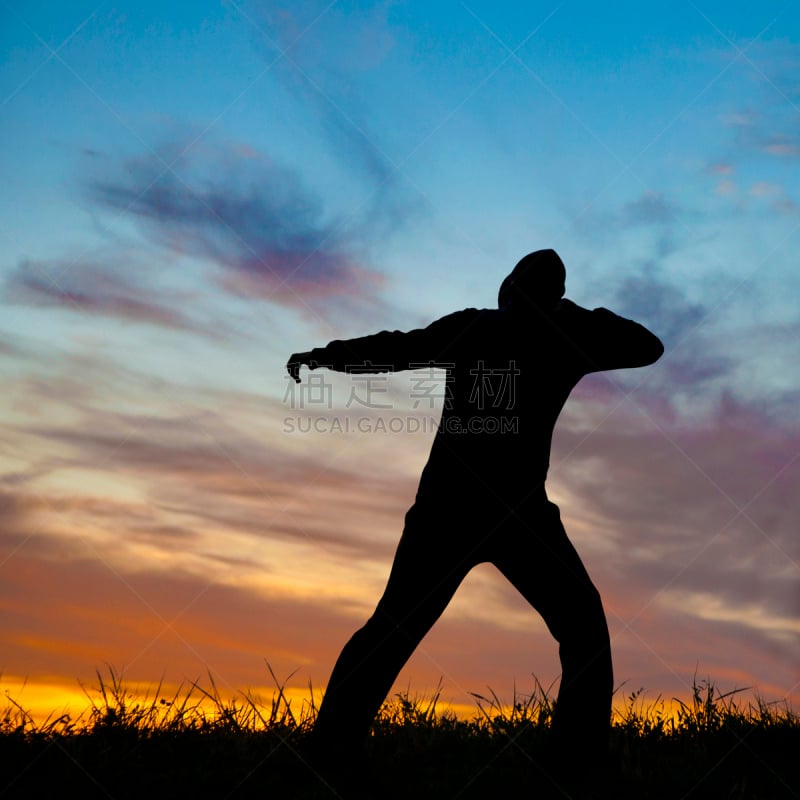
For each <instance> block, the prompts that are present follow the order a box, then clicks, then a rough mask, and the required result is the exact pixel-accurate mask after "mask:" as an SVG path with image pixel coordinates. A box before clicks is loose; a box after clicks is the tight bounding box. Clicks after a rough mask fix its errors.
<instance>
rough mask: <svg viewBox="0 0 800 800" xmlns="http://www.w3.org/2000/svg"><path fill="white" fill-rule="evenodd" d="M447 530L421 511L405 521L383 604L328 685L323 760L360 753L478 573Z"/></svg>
mask: <svg viewBox="0 0 800 800" xmlns="http://www.w3.org/2000/svg"><path fill="white" fill-rule="evenodd" d="M445 525H447V522H446V521H445V520H443V519H442V518H441V516H439V519H438V520H437V519H426V518H425V512H424V511H423V510H422V509H420V508H418V507H412V508H411V510H410V511H409V512H408V514H407V515H406V525H405V530H404V532H403V536H402V538H401V539H400V543H399V545H398V548H397V553H396V555H395V559H394V563H393V565H392V570H391V574H390V575H389V580H388V583H387V585H386V589H385V591H384V594H383V597H382V598H381V600H380V602H379V603H378V605H377V607H376V609H375V612H374V613H373V615H372V616H371V617H370V619H369V620H368V621H367V623H366V624H365V625H364V626H363V627H362V628H361V629H360V630H358V631H357V632H356V633H355V634H354V635H353V636H352V638H351V639H350V640H349V641H348V642H347V644H346V645H345V646H344V649H343V650H342V652H341V654H340V656H339V658H338V660H337V661H336V665H335V666H334V668H333V672H332V674H331V677H330V680H329V681H328V686H327V688H326V690H325V695H324V698H323V701H322V704H321V706H320V709H319V712H318V715H317V720H316V723H315V725H314V730H313V732H312V735H311V739H312V748H313V749H312V752H313V753H314V754H315V756H316V757H317V758H318V759H320V760H323V761H324V760H331V759H333V760H335V759H337V758H346V757H347V756H348V755H350V754H354V753H355V752H356V751H357V750H358V748H359V747H360V745H361V743H362V742H363V740H364V739H365V738H366V736H367V734H368V732H369V728H370V725H371V724H372V722H373V720H374V719H375V716H376V714H377V713H378V710H379V708H380V706H381V703H382V702H383V701H384V700H385V698H386V696H387V694H388V693H389V690H390V689H391V687H392V684H393V683H394V681H395V679H396V678H397V675H398V673H399V672H400V670H401V669H402V668H403V666H404V665H405V663H406V661H407V660H408V659H409V657H410V656H411V654H412V653H413V652H414V650H415V648H416V647H417V645H418V644H419V643H420V641H421V640H422V638H423V637H424V636H425V634H426V633H427V632H428V630H430V628H431V626H432V625H433V624H434V623H435V622H436V620H437V619H438V618H439V617H440V616H441V614H442V612H443V611H444V610H445V608H446V607H447V604H448V603H449V602H450V599H451V598H452V596H453V594H454V593H455V591H456V589H457V588H458V586H459V584H460V583H461V581H462V580H463V579H464V577H465V576H466V574H467V572H469V570H470V568H471V567H472V566H473V562H470V560H469V558H468V556H467V557H465V556H464V555H463V554H459V553H458V550H457V545H456V546H455V547H454V546H452V545H451V546H450V547H448V546H447V542H446V539H447V538H448V537H447V535H446V530H443V527H444V526H445Z"/></svg>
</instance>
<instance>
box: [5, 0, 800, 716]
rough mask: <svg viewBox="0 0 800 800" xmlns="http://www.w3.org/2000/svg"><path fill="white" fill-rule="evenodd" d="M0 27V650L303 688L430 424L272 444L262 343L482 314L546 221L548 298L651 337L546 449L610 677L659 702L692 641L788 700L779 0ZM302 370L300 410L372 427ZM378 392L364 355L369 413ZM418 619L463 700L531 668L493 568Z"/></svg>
mask: <svg viewBox="0 0 800 800" xmlns="http://www.w3.org/2000/svg"><path fill="white" fill-rule="evenodd" d="M2 19H3V24H2V26H0V27H1V28H2V32H1V33H0V53H2V70H0V135H2V141H3V145H4V146H3V150H2V155H1V156H0V170H1V171H2V176H3V181H4V186H5V187H6V191H5V192H4V193H3V196H2V198H0V208H1V209H2V214H1V215H0V219H2V223H0V244H1V246H2V251H0V254H1V257H0V307H1V308H2V314H0V334H2V343H1V344H0V370H2V374H3V378H4V382H5V384H6V386H7V389H6V391H5V392H4V397H3V400H2V405H0V421H1V422H2V424H3V429H4V436H3V439H4V442H5V444H4V446H3V449H2V451H0V463H2V473H3V475H4V477H3V479H2V485H0V491H2V498H3V505H2V506H1V507H0V509H2V515H3V516H4V517H5V520H6V525H5V526H4V533H3V545H2V548H3V560H2V567H0V569H2V570H3V572H4V573H5V576H6V577H8V578H9V582H8V583H7V584H6V586H7V587H9V588H7V589H5V590H4V591H6V592H7V596H6V598H5V607H6V609H7V610H8V611H10V612H11V614H10V619H11V624H10V625H9V626H8V627H7V633H6V634H5V638H4V647H3V650H4V652H5V653H7V654H8V655H7V656H6V658H7V663H5V664H0V668H2V671H3V674H4V676H5V675H11V676H17V677H20V676H28V677H29V678H32V679H36V678H37V676H38V678H40V679H42V680H44V676H50V677H52V676H54V675H56V676H60V677H61V678H63V680H64V681H65V683H69V682H70V681H71V680H73V679H75V678H83V677H85V676H87V675H89V676H91V675H93V674H94V669H95V667H96V666H97V663H98V661H99V662H111V663H117V664H121V665H123V666H124V667H125V668H126V669H128V670H129V671H130V674H132V675H135V676H136V677H137V678H141V679H149V678H153V679H157V678H158V676H159V675H161V674H162V672H163V671H164V669H165V665H170V669H173V670H174V671H175V672H176V674H177V679H180V678H181V677H183V676H184V675H186V674H194V673H195V672H198V671H199V672H202V671H203V670H204V667H205V666H210V667H212V668H213V669H214V670H215V672H216V673H217V674H218V675H219V676H220V678H221V679H222V680H223V681H225V682H227V683H228V684H229V685H231V686H237V687H240V686H241V685H243V684H244V683H253V682H257V681H258V680H260V679H263V676H261V672H263V659H264V658H269V659H270V660H272V661H274V662H275V663H277V664H278V666H279V667H282V668H285V670H286V671H287V673H288V672H289V671H292V670H294V669H297V668H300V669H301V671H304V672H305V674H307V675H309V676H310V677H311V678H312V679H313V680H314V682H315V683H317V684H321V683H323V682H324V680H325V679H326V678H327V673H328V671H329V669H330V666H331V665H332V661H333V658H335V655H336V653H337V652H338V648H339V647H340V646H341V644H342V643H343V642H344V640H345V638H346V637H347V636H348V635H349V633H350V632H352V630H353V629H354V628H355V627H357V626H358V625H359V624H360V622H361V621H363V618H364V616H365V615H366V614H368V613H369V611H370V610H371V607H372V605H373V604H374V602H375V601H376V600H377V598H378V596H379V594H380V590H381V589H382V586H383V582H384V581H385V576H386V574H387V573H388V567H389V563H390V560H391V554H392V551H393V547H394V544H395V543H396V540H397V537H398V536H399V533H400V525H401V523H402V515H403V512H404V510H405V508H406V507H407V505H408V504H409V503H410V501H411V499H412V498H413V492H414V488H415V483H416V478H417V475H418V471H419V469H420V468H421V466H422V464H424V460H425V457H426V455H427V448H428V447H429V445H430V433H429V432H427V433H425V432H423V433H421V434H420V433H398V434H382V433H377V432H374V431H373V432H372V433H363V432H362V433H341V432H331V431H325V432H319V431H317V432H316V433H298V432H294V433H288V432H287V430H286V427H287V426H286V420H287V418H291V419H292V420H296V419H297V416H298V413H299V410H298V409H296V408H291V407H290V405H289V404H287V402H285V398H286V391H287V382H286V377H285V375H284V372H283V364H284V363H285V360H286V358H287V357H288V355H289V354H290V353H291V352H294V351H297V350H303V349H308V348H310V347H313V346H317V345H322V344H324V343H326V342H327V341H328V340H330V339H333V338H345V337H347V336H356V335H363V334H365V333H369V332H371V331H373V330H378V329H381V328H391V329H395V328H399V329H408V328H411V327H416V326H419V325H422V324H425V323H427V322H428V321H431V320H433V319H435V318H436V317H438V316H440V315H442V314H444V313H447V312H449V311H451V310H454V309H457V308H462V307H466V306H477V307H480V306H490V305H492V304H493V303H494V302H495V299H496V291H497V287H498V285H499V283H500V281H501V280H502V278H503V277H504V276H505V274H506V273H507V272H508V271H509V270H510V269H511V267H513V265H514V263H516V261H517V260H518V259H519V258H520V257H521V256H522V255H524V254H525V253H526V252H528V251H530V250H534V249H538V248H542V247H554V248H555V249H556V250H558V252H559V253H560V254H561V256H562V258H563V259H564V261H565V263H566V265H567V270H568V277H567V294H568V296H570V297H571V298H573V299H574V300H575V301H576V302H579V303H581V304H583V305H586V306H589V307H594V306H600V305H603V306H607V307H609V308H612V309H613V310H616V311H618V312H619V313H621V314H623V315H625V316H630V317H633V318H636V319H638V320H640V321H641V322H643V323H644V324H646V325H648V326H649V327H651V328H652V329H653V330H654V331H655V332H656V333H657V334H659V335H660V336H661V337H662V339H663V340H664V341H665V343H666V345H667V352H666V354H665V356H664V358H663V359H662V360H661V361H660V362H659V363H658V364H657V365H655V366H654V367H653V368H650V369H648V370H643V371H628V372H626V373H619V374H615V375H611V376H605V377H595V378H593V379H592V380H591V381H588V380H587V381H586V382H585V383H583V384H581V385H580V386H579V387H578V389H577V390H576V394H575V397H574V398H573V400H572V401H571V404H570V405H569V406H568V408H567V410H566V411H565V414H564V417H563V418H562V420H561V422H560V424H559V428H558V429H557V433H556V439H555V441H554V459H553V465H554V466H553V469H552V474H551V481H550V486H551V493H552V494H553V495H554V496H555V497H556V498H557V499H558V501H559V502H561V503H562V509H563V512H564V515H565V519H566V520H567V522H568V529H569V530H570V531H571V532H572V533H573V537H574V539H575V541H576V544H577V545H578V548H579V550H580V551H581V553H582V555H584V558H585V560H586V561H587V563H588V566H589V569H590V572H591V573H592V575H593V576H596V580H597V583H598V586H599V588H600V589H601V594H603V595H604V597H606V598H607V604H608V607H609V609H610V620H611V626H612V635H613V636H614V637H615V652H616V653H617V654H618V656H617V672H618V677H619V679H620V681H623V680H624V681H629V682H631V683H636V684H637V685H639V684H641V685H643V686H644V687H646V688H647V689H649V690H652V692H653V693H658V692H663V693H664V694H670V693H674V694H680V693H681V692H684V693H685V692H686V690H687V687H689V686H690V685H691V677H692V675H693V673H694V670H696V669H697V668H698V666H699V668H700V670H701V671H707V672H708V673H710V674H711V675H712V676H713V677H715V678H718V679H720V680H722V681H723V682H728V684H733V683H736V684H744V683H746V684H748V685H754V686H759V687H762V688H763V691H764V692H765V693H766V694H769V695H776V696H780V697H783V696H787V697H797V692H798V688H797V687H798V681H799V680H800V673H798V667H797V665H798V663H800V659H798V648H797V642H798V633H800V608H798V594H797V588H796V587H797V579H798V577H799V576H800V550H798V545H797V541H796V535H795V532H796V527H797V520H798V516H797V515H798V511H797V503H796V499H795V496H794V491H793V487H794V486H796V482H797V477H798V469H800V466H798V462H797V459H798V456H799V455H800V439H798V436H797V421H798V415H797V398H798V392H800V374H798V369H797V366H796V364H797V357H796V355H797V342H798V333H800V316H799V315H798V311H797V303H796V300H795V298H796V297H797V294H798V289H799V288H800V286H798V284H800V278H799V277H798V275H800V273H798V270H797V268H796V261H797V259H796V252H797V243H798V236H799V235H800V234H799V233H798V228H799V227H800V205H798V204H799V203H800V197H798V186H799V185H800V184H799V183H798V180H797V179H798V164H800V136H799V135H798V120H800V82H798V80H797V77H796V76H797V74H798V69H797V67H798V63H799V62H800V13H799V12H798V9H797V8H796V6H795V5H794V4H793V3H791V2H762V3H759V4H757V5H753V4H743V3H740V4H734V5H733V6H731V4H725V3H711V2H679V3H669V4H667V3H659V4H650V5H649V6H642V4H639V3H627V2H625V3H616V4H613V7H612V8H603V9H602V10H601V9H599V8H598V6H597V4H594V3H581V2H569V1H568V0H567V2H563V3H553V4H550V3H538V2H537V3H530V4H526V5H525V8H524V9H520V8H518V7H517V6H516V4H506V5H502V4H497V3H478V2H474V3H470V2H468V3H449V2H447V3H436V4H430V3H417V2H411V3H388V2H387V3H360V4H354V3H346V2H333V3H331V2H319V3H317V2H308V3H305V2H301V3H292V4H285V5H281V4H275V3H258V2H241V3H238V2H237V3H233V2H230V3H209V2H197V3H169V4H164V3H158V4H157V3H138V4H130V3H122V4H116V5H111V4H108V3H100V4H96V3H93V2H87V3H66V4H59V5H58V6H57V7H53V5H52V4H46V3H39V4H37V3H28V4H25V6H24V7H16V6H12V5H10V4H4V5H3V7H2ZM328 379H329V381H330V387H331V392H332V395H331V396H332V400H333V408H332V409H326V410H327V411H328V412H329V415H330V414H339V415H340V417H341V418H344V417H349V418H351V419H355V418H356V417H357V415H359V414H366V415H367V416H368V417H369V419H371V420H373V421H374V419H375V417H376V415H377V416H380V413H377V414H376V412H375V410H374V409H366V410H365V409H363V408H356V407H355V406H354V405H352V404H350V405H349V406H348V405H347V401H348V398H349V397H350V391H351V390H352V386H350V385H348V382H347V380H345V379H343V378H341V377H337V376H329V378H328ZM409 386H410V383H409V376H408V375H405V376H404V375H397V376H394V377H393V378H391V379H390V380H389V381H388V383H387V384H385V388H386V390H387V392H388V393H389V396H390V397H391V402H392V404H393V407H392V409H391V413H392V415H393V416H396V417H398V418H401V419H402V420H408V419H411V418H415V415H416V416H419V414H420V413H421V409H420V408H419V407H417V408H415V407H414V404H413V403H412V402H411V398H410V396H409ZM318 411H320V410H319V409H318V410H317V412H318ZM317 412H315V413H317ZM304 413H305V412H304ZM309 413H311V412H309ZM306 418H307V417H306ZM612 479H613V480H612ZM614 487H622V488H614ZM101 587H102V590H103V591H102V592H101ZM109 593H111V595H113V598H114V600H113V602H112V605H113V606H114V607H115V608H117V611H115V612H114V614H111V615H110V616H107V615H105V614H103V613H100V610H102V609H104V608H105V607H106V603H107V602H108V601H107V600H104V599H103V598H108V597H109V596H111V595H109ZM212 599H213V602H212ZM114 604H116V605H114ZM53 608H57V609H62V610H63V611H57V612H56V613H54V612H53ZM120 614H121V615H122V616H123V617H124V618H125V619H130V620H131V623H130V630H128V631H127V633H126V635H124V636H123V635H122V633H120V631H118V630H116V629H115V627H114V622H115V621H116V620H118V619H119V618H120ZM254 618H256V619H258V620H259V623H258V624H255V623H252V622H251V621H252V620H253V619H254ZM182 626H184V627H182ZM223 633H225V634H226V635H223ZM431 637H432V638H431V639H430V641H429V642H427V640H426V644H425V647H424V648H423V650H422V651H421V652H420V653H419V654H418V655H417V656H415V659H414V660H413V661H412V663H411V664H410V665H409V667H408V674H407V675H405V674H404V677H403V679H404V680H412V681H414V682H416V683H418V684H419V685H421V686H422V687H424V686H425V685H435V683H436V682H437V679H438V676H439V675H442V674H444V675H445V676H446V678H447V680H449V681H450V684H449V690H450V695H451V696H452V697H453V698H454V699H455V700H457V701H458V702H461V701H463V699H464V696H465V693H466V692H467V691H468V690H470V689H471V688H474V687H475V684H476V682H478V683H479V684H480V687H483V686H485V685H486V684H487V683H489V684H494V685H495V686H496V687H497V688H498V689H503V688H505V687H506V686H510V685H511V682H512V680H513V679H514V678H515V677H516V678H517V679H519V680H521V681H524V679H525V676H529V675H530V674H531V673H532V672H534V673H537V674H541V675H543V676H550V677H554V676H557V663H556V661H555V659H554V652H553V645H552V642H550V640H549V639H548V637H547V634H546V631H544V630H543V628H542V627H541V623H540V622H538V621H537V619H536V618H535V616H532V612H530V611H529V610H528V609H526V608H525V607H524V606H523V605H520V603H519V601H518V599H517V598H515V597H514V596H513V593H512V592H511V591H510V590H509V589H508V588H507V587H505V586H503V585H502V583H501V582H500V580H499V578H498V577H497V576H495V575H494V574H493V573H492V572H491V571H489V570H488V569H487V570H483V569H482V568H481V569H479V570H476V573H475V575H474V577H473V576H470V579H469V582H468V585H466V586H465V587H464V590H463V591H462V594H461V595H459V596H458V597H457V599H456V601H455V602H454V604H453V606H452V608H451V609H449V610H448V612H447V614H446V615H445V618H444V619H443V620H442V623H441V624H440V626H439V628H437V630H436V631H435V632H433V633H432V634H431ZM481 642H484V643H486V645H487V646H486V647H483V648H482V647H481ZM34 682H35V681H34ZM304 682H305V680H304V677H303V676H301V678H300V679H299V683H300V684H303V683H304ZM544 682H546V681H544ZM480 687H479V688H480Z"/></svg>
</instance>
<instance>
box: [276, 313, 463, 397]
mask: <svg viewBox="0 0 800 800" xmlns="http://www.w3.org/2000/svg"><path fill="white" fill-rule="evenodd" d="M476 313H478V312H477V311H475V309H466V310H464V311H457V312H455V313H454V314H448V315H447V316H445V317H442V318H441V319H438V320H436V321H435V322H432V323H431V324H430V325H428V326H427V327H426V328H417V329H415V330H411V331H380V333H374V334H372V335H371V336H361V337H359V338H356V339H344V340H342V339H335V340H334V341H332V342H329V343H328V344H327V345H326V346H325V347H315V348H314V349H313V350H308V351H306V352H303V353H293V354H292V355H291V356H290V357H289V361H288V362H287V364H286V369H287V370H288V372H289V375H291V377H292V378H294V380H295V381H296V382H298V383H299V382H300V368H301V367H302V366H303V365H306V366H308V367H309V369H317V368H318V367H327V368H328V369H333V370H336V371H338V372H362V373H377V372H396V371H399V370H404V369H414V368H415V367H420V366H423V365H429V364H437V363H443V362H448V363H449V362H451V361H452V360H453V348H454V347H456V346H457V344H458V342H459V339H460V338H461V335H462V334H463V332H464V331H465V330H466V328H467V327H469V325H470V324H471V321H472V320H473V319H474V315H475V314H476Z"/></svg>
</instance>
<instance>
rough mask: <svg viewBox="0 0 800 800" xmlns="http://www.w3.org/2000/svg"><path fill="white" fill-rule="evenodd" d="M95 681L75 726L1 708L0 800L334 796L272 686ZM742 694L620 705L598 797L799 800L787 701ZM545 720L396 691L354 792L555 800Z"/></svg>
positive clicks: (706, 687) (519, 709) (530, 703)
mask: <svg viewBox="0 0 800 800" xmlns="http://www.w3.org/2000/svg"><path fill="white" fill-rule="evenodd" d="M98 677H99V679H100V684H99V692H98V693H97V695H96V696H94V697H93V698H92V702H91V706H90V708H89V710H88V711H87V712H86V714H84V715H82V716H81V717H79V718H78V719H76V720H73V719H71V718H70V717H68V716H62V717H55V716H54V717H52V718H49V719H47V720H45V721H41V722H35V721H34V720H33V719H32V718H31V716H30V714H28V713H27V712H26V711H25V709H24V708H22V707H21V706H20V705H18V704H16V703H14V702H13V701H11V700H8V701H7V706H6V708H5V710H4V712H3V717H2V725H1V726H0V733H1V734H2V735H0V764H1V765H2V770H1V771H0V775H2V777H1V778H0V797H4V798H5V797H19V798H25V800H32V798H51V797H52V798H62V797H80V798H115V799H116V798H126V799H127V798H145V800H150V799H151V798H161V797H164V798H167V797H168V798H193V797H201V798H203V797H213V798H251V797H253V798H255V797H258V798H276V799H279V800H295V798H296V799H297V800H306V798H308V800H312V799H314V800H324V799H325V798H336V797H338V796H341V793H340V792H338V791H337V790H336V789H334V788H333V787H332V786H330V785H328V784H326V783H325V782H324V781H323V780H322V779H321V778H320V777H319V776H318V775H316V774H315V773H314V772H313V771H311V770H310V769H309V768H308V767H307V765H306V762H305V759H304V758H303V745H304V741H305V738H306V736H307V733H308V731H309V729H310V727H311V725H312V724H313V720H314V715H315V712H316V709H315V707H314V704H313V703H308V704H304V705H303V707H302V708H300V709H295V708H293V707H292V703H291V702H290V701H288V700H287V698H286V697H285V695H284V693H283V690H282V689H281V687H280V686H279V685H278V688H277V689H276V691H275V693H274V695H273V697H272V698H271V700H270V701H268V702H262V701H259V700H257V699H255V698H253V697H251V696H248V695H245V694H243V695H242V697H241V698H240V699H238V700H233V701H224V700H223V699H222V698H221V696H220V694H219V693H218V692H217V689H216V687H215V686H214V684H213V681H211V682H210V685H209V686H208V687H206V688H202V687H201V686H199V685H198V684H190V685H188V686H186V687H185V688H184V689H181V690H180V691H179V692H178V693H176V694H174V695H173V696H170V697H163V696H160V693H159V692H158V691H157V692H156V693H155V694H154V695H153V696H152V699H150V700H146V701H142V700H141V699H140V698H139V699H137V697H136V696H134V695H133V694H132V693H130V692H128V691H127V690H126V688H125V686H124V685H123V684H122V683H121V682H120V681H119V679H118V678H117V676H116V675H115V674H114V673H113V671H112V672H111V674H110V676H109V677H108V678H105V679H104V678H103V677H102V676H100V675H98ZM740 694H741V693H739V692H730V693H728V694H720V693H718V692H717V691H716V689H715V688H714V686H713V685H712V684H710V683H701V684H696V685H695V689H694V696H693V698H692V700H691V701H690V702H688V703H680V704H678V705H677V707H676V710H675V712H674V713H672V712H670V713H668V711H667V708H668V705H667V704H666V703H665V702H663V701H661V700H660V699H657V700H656V701H653V702H647V703H646V702H645V701H644V699H643V695H642V693H640V692H637V693H632V694H630V695H628V696H627V698H626V702H625V704H624V706H623V707H622V709H621V710H620V711H618V712H616V714H615V719H614V724H613V728H612V739H611V753H610V758H609V763H608V768H607V775H606V776H605V780H606V784H607V786H609V787H610V789H609V790H608V792H607V794H603V795H602V796H608V797H614V798H636V799H637V800H646V799H647V798H670V800H675V799H677V798H698V800H699V799H701V798H702V799H705V798H726V799H732V798H741V800H760V799H761V798H765V799H766V798H770V799H771V798H800V718H798V716H796V715H795V714H794V713H793V712H792V710H791V709H789V708H787V707H786V706H785V705H776V704H770V703H766V702H763V701H760V700H749V701H746V702H745V701H740V700H739V697H740ZM312 696H313V694H312ZM552 711H553V701H552V699H551V698H550V697H549V696H548V695H547V693H546V692H545V691H543V690H537V691H536V692H534V693H533V694H532V695H530V696H526V697H524V698H519V699H517V701H516V702H514V703H513V704H512V705H509V706H507V707H502V706H501V705H500V703H499V702H498V700H497V698H496V697H488V698H486V697H478V696H476V710H475V715H474V716H473V717H472V718H471V719H463V718H458V717H456V715H455V714H453V713H451V712H449V711H447V710H442V709H441V708H440V702H439V696H438V694H434V695H433V696H432V697H428V698H415V697H411V696H409V695H399V696H397V697H395V698H393V699H392V700H391V701H390V702H387V703H386V704H385V705H384V707H383V708H382V710H381V713H380V716H379V718H378V719H377V721H376V723H375V726H374V729H373V736H371V737H370V740H369V742H368V744H367V747H366V750H365V754H364V775H365V777H364V781H363V783H364V784H365V786H366V789H365V790H364V792H363V793H362V794H360V795H359V797H374V798H376V800H379V799H381V798H411V799H412V800H424V799H425V798H436V800H445V799H446V798H464V800H467V799H469V798H491V799H492V800H495V798H505V797H516V796H520V797H530V798H557V797H560V798H564V797H568V796H570V795H568V794H567V793H566V792H565V790H564V789H563V786H561V785H557V784H556V783H554V782H553V781H552V780H551V779H550V778H549V777H548V767H549V764H548V759H547V755H546V753H547V745H548V733H549V721H550V718H551V714H552ZM575 773H576V775H580V773H581V765H575ZM589 783H592V781H590V782H589ZM598 796H600V795H598Z"/></svg>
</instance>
